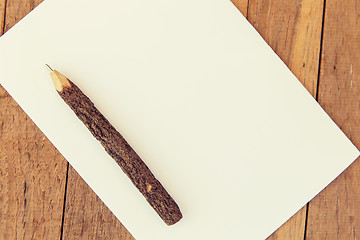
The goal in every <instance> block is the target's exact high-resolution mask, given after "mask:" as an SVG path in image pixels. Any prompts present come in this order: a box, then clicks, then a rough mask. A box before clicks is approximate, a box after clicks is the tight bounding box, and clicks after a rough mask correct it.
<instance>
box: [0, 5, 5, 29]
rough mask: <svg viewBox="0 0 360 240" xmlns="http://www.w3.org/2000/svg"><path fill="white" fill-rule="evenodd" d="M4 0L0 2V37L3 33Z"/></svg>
mask: <svg viewBox="0 0 360 240" xmlns="http://www.w3.org/2000/svg"><path fill="white" fill-rule="evenodd" d="M5 5H6V0H0V36H1V35H2V34H3V33H4V24H5V22H4V20H5Z"/></svg>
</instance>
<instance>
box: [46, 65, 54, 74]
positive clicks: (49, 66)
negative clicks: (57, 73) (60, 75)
mask: <svg viewBox="0 0 360 240" xmlns="http://www.w3.org/2000/svg"><path fill="white" fill-rule="evenodd" d="M45 65H46V67H47V68H48V69H49V70H50V71H51V72H52V71H54V70H53V69H52V68H51V67H50V66H49V65H47V64H45Z"/></svg>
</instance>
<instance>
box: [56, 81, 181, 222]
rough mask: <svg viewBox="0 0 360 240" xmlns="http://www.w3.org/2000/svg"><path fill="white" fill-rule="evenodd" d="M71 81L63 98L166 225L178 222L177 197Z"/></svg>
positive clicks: (65, 87) (62, 91)
mask: <svg viewBox="0 0 360 240" xmlns="http://www.w3.org/2000/svg"><path fill="white" fill-rule="evenodd" d="M67 80H68V79H67ZM68 83H69V84H66V85H65V86H64V85H63V86H62V89H61V91H59V89H58V93H59V95H60V96H61V98H62V99H63V100H64V101H65V102H66V104H67V105H69V107H70V108H71V109H72V110H73V111H74V112H75V114H76V115H77V117H78V118H79V119H80V120H81V121H82V122H83V123H84V124H85V125H86V127H87V128H88V129H89V130H90V132H91V133H92V134H93V135H94V137H95V138H96V139H97V140H99V141H100V143H101V144H102V146H103V147H104V148H105V150H106V152H107V153H108V154H109V155H110V156H111V157H112V158H113V159H114V160H115V161H116V163H117V164H118V165H119V166H120V167H121V169H122V170H123V171H124V172H125V173H126V175H127V176H128V177H129V178H130V180H131V181H132V182H133V184H134V185H135V186H136V187H137V188H138V189H139V191H140V192H141V193H142V194H143V196H144V197H145V199H146V200H147V201H148V202H149V204H150V205H151V206H152V207H153V208H154V210H155V211H156V212H157V214H158V215H159V216H160V217H161V218H162V219H163V221H164V222H165V223H166V224H167V225H172V224H175V223H176V222H178V221H179V220H180V219H181V218H182V214H181V211H180V208H179V207H178V205H177V204H176V202H175V201H174V199H173V198H172V197H171V196H170V195H169V193H168V192H167V191H166V190H165V188H164V187H163V186H162V185H161V183H160V182H159V181H158V180H157V179H156V178H155V176H154V175H153V174H152V173H151V171H150V169H149V168H148V167H147V166H146V164H145V163H144V162H143V161H142V160H141V159H140V157H139V156H138V155H137V154H136V152H135V151H134V150H133V149H132V148H131V147H130V145H129V144H128V143H127V142H126V140H125V139H124V138H123V137H122V136H121V134H120V133H119V132H118V131H117V130H116V129H115V128H114V127H113V126H112V125H111V124H110V122H109V121H108V120H107V119H106V118H105V117H104V116H103V115H102V114H101V113H100V111H99V110H98V109H96V107H95V105H94V104H93V102H92V101H91V100H90V99H89V98H88V97H87V96H86V95H85V94H84V93H83V92H81V90H80V89H79V88H78V87H77V86H76V85H75V84H74V83H72V82H71V81H70V80H68Z"/></svg>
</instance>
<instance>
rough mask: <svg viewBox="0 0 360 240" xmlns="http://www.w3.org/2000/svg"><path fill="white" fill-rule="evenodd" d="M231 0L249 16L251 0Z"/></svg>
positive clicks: (245, 15)
mask: <svg viewBox="0 0 360 240" xmlns="http://www.w3.org/2000/svg"><path fill="white" fill-rule="evenodd" d="M231 2H232V3H233V4H234V5H235V6H236V7H237V9H239V11H240V12H241V13H242V14H243V15H244V17H247V11H248V3H249V0H231Z"/></svg>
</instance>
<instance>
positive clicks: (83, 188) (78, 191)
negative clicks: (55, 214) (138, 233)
mask: <svg viewBox="0 0 360 240" xmlns="http://www.w3.org/2000/svg"><path fill="white" fill-rule="evenodd" d="M63 239H64V240H66V239H69V240H76V239H121V240H134V238H133V237H132V236H131V235H130V233H129V232H128V231H127V230H126V229H125V228H124V227H123V226H122V224H121V223H120V222H119V220H118V219H117V218H116V217H115V216H114V215H113V214H112V213H111V212H110V210H109V209H108V208H107V207H106V206H105V205H104V203H103V202H102V201H101V200H100V199H99V198H98V196H97V195H96V194H95V193H94V192H93V191H92V190H91V189H90V187H89V186H88V185H87V184H86V183H85V182H84V180H83V179H82V178H81V177H80V176H79V175H78V174H77V172H76V171H75V170H74V169H73V168H72V167H70V169H69V179H68V190H67V196H66V207H65V221H64V235H63Z"/></svg>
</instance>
